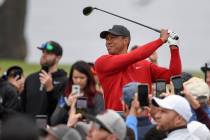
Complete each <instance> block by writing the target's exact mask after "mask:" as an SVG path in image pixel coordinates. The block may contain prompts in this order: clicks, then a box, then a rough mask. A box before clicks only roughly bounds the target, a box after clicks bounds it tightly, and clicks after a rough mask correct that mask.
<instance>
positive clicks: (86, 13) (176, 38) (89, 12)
mask: <svg viewBox="0 0 210 140" xmlns="http://www.w3.org/2000/svg"><path fill="white" fill-rule="evenodd" d="M93 10H98V11H101V12H104V13H107V14H110V15H113V16H115V17H119V18H121V19H124V20H127V21H130V22H132V23H135V24H137V25H140V26H143V27H146V28H148V29H150V30H153V31H155V32H158V33H160V30H158V29H155V28H152V27H150V26H147V25H144V24H142V23H139V22H136V21H133V20H131V19H128V18H125V17H122V16H119V15H116V14H113V13H110V12H108V11H105V10H102V9H99V8H97V7H91V6H88V7H85V8H84V9H83V15H85V16H88V15H90V14H91V13H92V12H93ZM173 39H175V40H178V39H179V37H178V36H174V37H173Z"/></svg>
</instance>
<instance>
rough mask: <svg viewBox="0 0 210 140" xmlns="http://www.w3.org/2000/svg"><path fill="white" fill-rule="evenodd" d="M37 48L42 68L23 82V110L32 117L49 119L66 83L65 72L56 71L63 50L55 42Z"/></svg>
mask: <svg viewBox="0 0 210 140" xmlns="http://www.w3.org/2000/svg"><path fill="white" fill-rule="evenodd" d="M37 48H38V49H40V50H41V51H42V55H41V58H40V65H41V67H42V68H41V70H39V71H38V72H35V73H32V74H30V75H29V76H28V77H27V79H26V81H25V89H24V92H23V94H22V100H23V108H24V110H25V112H26V113H28V114H30V115H32V116H35V115H47V116H48V118H50V116H51V114H52V112H53V111H54V109H55V107H56V104H57V101H58V98H59V93H61V91H62V90H64V87H65V83H66V81H67V77H66V72H65V71H64V70H62V69H58V63H59V61H60V59H61V57H62V54H63V50H62V47H61V46H60V44H58V43H57V42H55V41H48V42H46V43H44V44H43V45H42V46H40V47H37Z"/></svg>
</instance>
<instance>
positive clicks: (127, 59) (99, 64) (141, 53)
mask: <svg viewBox="0 0 210 140" xmlns="http://www.w3.org/2000/svg"><path fill="white" fill-rule="evenodd" d="M162 44H163V41H162V40H161V39H157V40H155V41H152V42H150V43H148V44H146V45H143V46H140V47H138V48H137V49H135V50H133V51H132V52H129V53H127V54H120V55H105V56H102V57H100V58H99V59H98V60H97V61H96V70H97V71H100V72H116V71H119V70H122V69H124V68H127V67H128V66H129V65H131V64H133V63H135V62H137V61H140V60H144V59H146V58H148V57H149V56H150V55H151V54H152V53H153V52H154V51H155V50H156V49H158V48H159V47H160V46H161V45H162Z"/></svg>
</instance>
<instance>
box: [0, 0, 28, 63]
mask: <svg viewBox="0 0 210 140" xmlns="http://www.w3.org/2000/svg"><path fill="white" fill-rule="evenodd" d="M0 4H1V5H0V58H5V59H19V60H24V59H25V57H26V54H27V50H26V40H25V37H24V27H25V17H26V7H27V0H1V2H0Z"/></svg>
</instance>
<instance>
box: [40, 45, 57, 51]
mask: <svg viewBox="0 0 210 140" xmlns="http://www.w3.org/2000/svg"><path fill="white" fill-rule="evenodd" d="M41 49H43V50H45V51H47V52H52V51H53V49H54V47H53V45H51V44H49V43H44V44H42V45H41Z"/></svg>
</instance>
